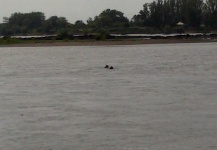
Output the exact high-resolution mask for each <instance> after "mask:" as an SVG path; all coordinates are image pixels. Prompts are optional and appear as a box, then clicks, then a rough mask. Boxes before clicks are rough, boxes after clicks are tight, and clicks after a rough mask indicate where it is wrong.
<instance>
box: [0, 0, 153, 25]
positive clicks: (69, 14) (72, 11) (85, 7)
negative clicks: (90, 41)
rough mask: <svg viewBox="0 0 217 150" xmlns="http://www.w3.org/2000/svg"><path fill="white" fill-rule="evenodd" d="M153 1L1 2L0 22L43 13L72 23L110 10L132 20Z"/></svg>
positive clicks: (9, 0) (68, 0) (75, 0)
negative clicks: (5, 18) (117, 11)
mask: <svg viewBox="0 0 217 150" xmlns="http://www.w3.org/2000/svg"><path fill="white" fill-rule="evenodd" d="M151 1H153V0H0V22H1V23H2V21H3V17H10V16H11V14H12V13H15V12H21V13H29V12H32V11H39V12H43V13H44V14H45V16H46V18H48V17H50V16H54V15H56V16H58V17H66V19H67V20H68V21H69V22H70V23H74V22H75V21H76V20H83V21H86V20H87V19H88V18H89V17H91V18H94V17H95V16H96V15H99V14H100V13H101V12H102V11H103V10H105V9H107V8H110V9H116V10H119V11H121V12H123V13H124V15H125V16H126V17H128V18H129V19H131V18H132V17H133V15H135V14H138V12H139V11H140V10H141V9H142V6H143V4H145V3H146V2H151Z"/></svg>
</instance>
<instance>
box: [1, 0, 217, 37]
mask: <svg viewBox="0 0 217 150" xmlns="http://www.w3.org/2000/svg"><path fill="white" fill-rule="evenodd" d="M178 23H181V24H178ZM186 30H189V31H192V32H196V31H197V32H198V31H202V32H210V31H216V30H217V0H154V1H153V2H150V3H145V4H144V5H143V9H142V10H140V11H139V13H138V14H136V15H134V16H133V18H132V19H131V20H129V19H128V18H127V17H125V16H124V13H123V12H121V11H118V10H111V9H106V10H104V11H102V12H101V13H100V14H99V15H98V16H95V17H94V18H88V19H87V21H86V22H84V21H82V20H77V21H76V22H75V23H69V22H68V20H67V19H66V18H65V17H58V16H51V17H50V18H48V19H45V14H44V13H42V12H31V13H14V14H12V15H11V16H10V17H4V18H3V23H2V24H0V35H31V34H34V35H37V34H69V35H73V34H80V33H82V34H88V33H104V34H105V35H106V34H107V33H121V34H125V33H162V32H163V33H173V32H185V31H186Z"/></svg>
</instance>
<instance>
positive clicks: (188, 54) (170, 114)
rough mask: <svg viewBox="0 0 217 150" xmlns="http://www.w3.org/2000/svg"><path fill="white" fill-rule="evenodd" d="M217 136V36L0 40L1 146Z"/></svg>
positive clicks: (59, 147) (106, 145) (200, 143)
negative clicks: (202, 39) (1, 43)
mask: <svg viewBox="0 0 217 150" xmlns="http://www.w3.org/2000/svg"><path fill="white" fill-rule="evenodd" d="M106 64H108V65H112V66H113V67H114V69H113V70H110V69H105V68H104V66H105V65H106ZM216 141H217V43H197V44H157V45H137V46H77V47H76V46H74V47H70V46H69V47H19V48H17V47H13V48H9V47H7V48H5V47H2V48H0V149H1V150H216V149H217V142H216Z"/></svg>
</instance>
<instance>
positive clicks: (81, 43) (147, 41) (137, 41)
mask: <svg viewBox="0 0 217 150" xmlns="http://www.w3.org/2000/svg"><path fill="white" fill-rule="evenodd" d="M215 41H216V40H215V39H214V40H211V39H124V40H105V41H96V40H88V41H81V40H79V41H65V42H62V41H60V42H59V41H52V42H49V41H42V42H37V43H34V42H32V43H20V44H8V45H0V47H44V46H101V45H139V44H168V43H203V42H215Z"/></svg>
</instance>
